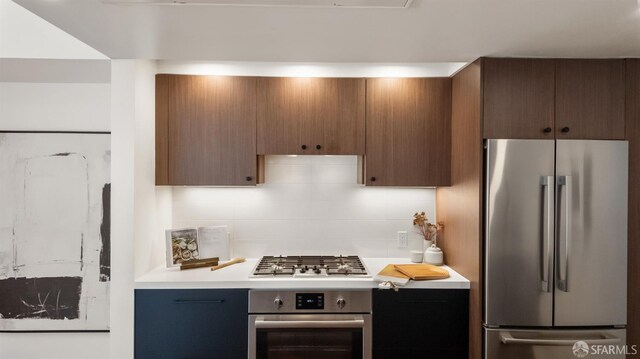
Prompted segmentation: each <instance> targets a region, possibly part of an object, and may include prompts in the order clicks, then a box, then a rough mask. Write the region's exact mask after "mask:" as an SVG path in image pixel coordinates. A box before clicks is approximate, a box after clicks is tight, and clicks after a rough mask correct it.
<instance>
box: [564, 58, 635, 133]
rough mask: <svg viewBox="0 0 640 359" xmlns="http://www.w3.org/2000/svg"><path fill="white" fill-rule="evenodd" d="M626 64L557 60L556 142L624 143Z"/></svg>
mask: <svg viewBox="0 0 640 359" xmlns="http://www.w3.org/2000/svg"><path fill="white" fill-rule="evenodd" d="M624 73H625V71H624V60H604V59H603V60H594V59H576V60H568V59H563V60H556V121H555V122H556V126H555V127H556V138H558V139H624V135H625V134H624V127H625V126H624V96H625V94H624V93H625V77H624Z"/></svg>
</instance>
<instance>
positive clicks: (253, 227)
mask: <svg viewBox="0 0 640 359" xmlns="http://www.w3.org/2000/svg"><path fill="white" fill-rule="evenodd" d="M266 164H267V166H266V183H265V184H263V185H259V186H258V187H256V188H202V187H197V188H191V187H174V188H173V204H172V205H173V208H172V212H173V226H174V227H175V228H178V227H179V228H182V227H199V226H208V225H223V224H225V225H228V226H229V231H230V232H231V238H232V252H233V253H232V254H233V255H234V256H246V257H259V256H262V255H269V254H270V255H278V254H283V255H287V254H314V253H316V254H317V253H321V254H337V253H342V254H358V255H361V256H367V257H397V256H400V257H406V256H408V251H409V249H404V248H403V249H399V248H397V241H396V232H397V231H400V230H405V231H409V234H410V238H411V239H412V241H413V243H410V247H411V246H413V247H417V246H420V245H421V241H419V239H418V236H417V234H415V232H414V230H413V228H412V225H411V219H412V216H413V214H414V213H415V212H416V211H425V212H426V213H427V215H428V217H429V218H430V219H433V218H435V189H431V188H382V187H374V188H372V187H364V186H362V185H358V184H357V183H356V176H357V157H356V156H298V157H293V156H267V158H266Z"/></svg>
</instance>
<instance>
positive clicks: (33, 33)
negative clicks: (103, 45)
mask: <svg viewBox="0 0 640 359" xmlns="http://www.w3.org/2000/svg"><path fill="white" fill-rule="evenodd" d="M0 58H29V59H92V60H95V59H107V57H106V56H104V55H103V54H101V53H99V52H98V51H96V50H94V49H92V48H91V47H89V46H87V45H86V44H84V43H83V42H82V41H79V40H78V39H75V38H74V37H73V36H71V35H69V34H67V33H65V32H64V31H62V30H60V29H58V28H57V27H55V26H53V25H52V24H50V23H48V22H46V21H44V20H43V19H42V18H40V17H38V16H35V15H34V14H32V13H30V12H29V11H27V10H25V9H24V8H23V7H21V6H19V5H17V4H15V3H14V2H12V1H9V0H0ZM3 70H4V69H3Z"/></svg>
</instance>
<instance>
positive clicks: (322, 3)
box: [101, 0, 413, 8]
mask: <svg viewBox="0 0 640 359" xmlns="http://www.w3.org/2000/svg"><path fill="white" fill-rule="evenodd" d="M101 1H102V2H103V3H104V4H117V5H127V4H129V5H178V6H180V5H182V6H185V5H220V6H284V7H347V8H407V7H409V6H410V5H411V2H412V1H413V0H101Z"/></svg>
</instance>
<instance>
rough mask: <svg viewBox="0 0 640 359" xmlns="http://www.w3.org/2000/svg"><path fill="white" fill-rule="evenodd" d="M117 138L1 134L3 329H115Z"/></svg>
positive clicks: (0, 303)
mask: <svg viewBox="0 0 640 359" xmlns="http://www.w3.org/2000/svg"><path fill="white" fill-rule="evenodd" d="M110 137H111V136H110V135H109V134H106V133H17V132H14V133H0V331H58V330H60V331H66V330H73V331H75V330H79V331H82V330H108V329H109V284H110V276H111V273H110V271H111V264H110V262H111V258H110V249H111V245H110V241H111V239H110V225H111V221H110V214H111V208H110V207H111V206H110V203H111V200H110V198H111V184H110V182H111V180H110V162H111V160H110V157H111V150H110V142H111V140H110Z"/></svg>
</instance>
